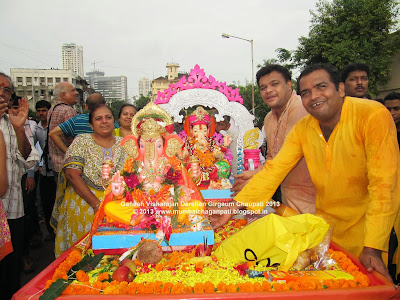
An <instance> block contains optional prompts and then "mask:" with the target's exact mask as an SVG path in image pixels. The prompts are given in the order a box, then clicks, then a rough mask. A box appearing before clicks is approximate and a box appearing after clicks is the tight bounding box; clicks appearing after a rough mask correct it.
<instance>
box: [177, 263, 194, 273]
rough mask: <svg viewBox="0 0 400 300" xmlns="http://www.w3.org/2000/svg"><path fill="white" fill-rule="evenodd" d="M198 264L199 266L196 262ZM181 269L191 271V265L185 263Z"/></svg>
mask: <svg viewBox="0 0 400 300" xmlns="http://www.w3.org/2000/svg"><path fill="white" fill-rule="evenodd" d="M196 266H197V264H196ZM181 270H182V271H183V272H187V271H190V266H189V265H187V264H184V265H183V266H182V268H181Z"/></svg>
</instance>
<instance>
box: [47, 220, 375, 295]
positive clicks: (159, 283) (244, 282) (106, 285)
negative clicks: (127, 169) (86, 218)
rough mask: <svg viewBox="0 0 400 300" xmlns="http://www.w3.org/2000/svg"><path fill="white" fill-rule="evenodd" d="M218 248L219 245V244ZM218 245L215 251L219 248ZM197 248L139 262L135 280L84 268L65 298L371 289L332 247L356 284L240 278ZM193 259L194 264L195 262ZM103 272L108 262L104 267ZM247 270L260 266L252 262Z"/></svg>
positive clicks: (236, 226)
mask: <svg viewBox="0 0 400 300" xmlns="http://www.w3.org/2000/svg"><path fill="white" fill-rule="evenodd" d="M246 223H247V222H246V221H245V220H243V219H234V220H231V221H230V222H229V223H228V224H227V225H226V226H224V227H223V228H220V229H218V230H216V231H215V240H216V241H217V240H219V241H220V242H221V241H222V240H223V239H225V238H226V237H227V236H229V235H232V234H234V233H235V232H237V231H238V230H240V229H241V227H243V226H244V225H246ZM215 247H217V246H215ZM215 247H214V248H215ZM195 253H196V249H193V250H192V251H190V252H180V251H175V252H172V253H167V254H165V255H164V258H163V259H162V260H161V261H160V262H159V263H158V264H156V265H149V264H142V263H141V262H139V261H138V260H135V264H136V266H137V271H136V272H137V273H136V275H137V276H136V278H135V280H134V281H133V282H130V283H127V282H117V281H111V282H108V280H110V278H111V276H110V274H109V273H108V272H103V273H100V274H97V275H96V277H95V279H94V280H93V279H92V278H91V273H89V274H88V273H85V272H84V271H82V270H79V271H78V272H77V273H76V280H75V281H74V282H73V283H72V284H70V285H69V286H68V287H67V288H66V289H65V290H64V292H63V293H62V294H63V295H88V294H93V295H97V294H105V295H121V294H130V295H135V294H190V293H196V294H203V293H226V292H228V293H236V292H269V291H289V290H290V291H297V290H318V289H326V288H348V287H354V288H356V287H367V286H369V284H370V282H369V278H368V276H367V275H365V274H364V273H362V272H361V271H360V270H359V268H358V267H357V266H356V265H354V263H353V262H352V261H351V260H350V259H349V258H348V257H347V256H346V254H345V253H343V252H341V251H334V250H331V249H329V254H330V256H331V257H332V258H333V259H334V260H335V261H336V262H337V264H338V266H339V268H340V269H342V270H344V271H346V272H348V273H350V274H351V275H353V277H354V280H345V279H338V280H323V281H318V280H312V279H304V280H298V281H290V282H287V283H282V282H269V281H267V280H265V279H264V278H260V277H258V278H248V277H247V276H240V275H239V273H238V272H237V271H236V270H234V269H233V266H234V264H232V263H230V262H229V261H225V260H220V259H217V258H216V257H214V256H211V259H210V258H208V259H207V260H205V261H201V258H200V260H199V261H197V260H198V259H199V258H198V257H195ZM81 259H82V255H81V253H80V252H79V251H77V250H73V251H71V253H70V254H69V255H68V257H67V258H66V259H65V260H64V261H63V262H62V263H61V264H60V265H59V267H58V268H57V269H56V271H55V272H54V274H53V277H52V279H51V280H49V281H47V283H46V289H47V288H48V287H49V286H50V285H51V283H53V282H55V281H56V280H57V279H58V278H63V279H68V276H67V273H68V271H69V269H70V268H71V267H72V266H73V265H75V264H76V263H77V262H79V261H80V260H81ZM193 259H194V261H193ZM106 264H111V265H112V268H114V269H115V267H116V266H117V264H118V259H117V257H116V258H115V259H114V260H112V261H111V262H110V261H107V262H106ZM101 267H102V268H103V269H104V267H105V265H104V263H103V264H102V265H101ZM247 267H250V268H253V267H254V268H255V269H256V268H257V267H256V266H253V265H252V264H248V265H247Z"/></svg>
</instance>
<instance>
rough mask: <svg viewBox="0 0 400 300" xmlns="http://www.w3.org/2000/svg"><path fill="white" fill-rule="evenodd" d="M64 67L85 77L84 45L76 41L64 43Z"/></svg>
mask: <svg viewBox="0 0 400 300" xmlns="http://www.w3.org/2000/svg"><path fill="white" fill-rule="evenodd" d="M62 64H63V69H65V70H72V71H74V72H75V73H77V74H78V75H79V76H81V77H82V78H83V75H84V73H83V47H82V46H78V45H76V44H74V43H72V44H63V45H62Z"/></svg>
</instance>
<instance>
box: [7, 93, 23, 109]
mask: <svg viewBox="0 0 400 300" xmlns="http://www.w3.org/2000/svg"><path fill="white" fill-rule="evenodd" d="M21 99H22V97H20V96H17V95H16V94H15V93H14V94H12V95H11V98H10V101H12V104H11V106H19V100H21Z"/></svg>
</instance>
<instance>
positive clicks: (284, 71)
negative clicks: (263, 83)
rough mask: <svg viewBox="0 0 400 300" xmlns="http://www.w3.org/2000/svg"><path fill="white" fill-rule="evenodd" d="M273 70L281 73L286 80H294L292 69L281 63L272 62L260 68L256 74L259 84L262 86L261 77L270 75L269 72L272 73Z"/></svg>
mask: <svg viewBox="0 0 400 300" xmlns="http://www.w3.org/2000/svg"><path fill="white" fill-rule="evenodd" d="M273 71H276V72H279V73H281V74H282V76H283V78H285V80H286V82H288V81H291V80H292V74H290V71H289V70H288V69H286V68H285V67H283V66H281V65H276V64H270V65H266V66H265V67H262V68H261V69H260V70H258V72H257V74H256V79H257V85H258V86H260V79H261V77H263V76H265V75H268V74H270V73H272V72H273Z"/></svg>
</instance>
